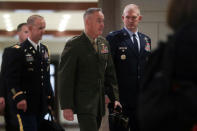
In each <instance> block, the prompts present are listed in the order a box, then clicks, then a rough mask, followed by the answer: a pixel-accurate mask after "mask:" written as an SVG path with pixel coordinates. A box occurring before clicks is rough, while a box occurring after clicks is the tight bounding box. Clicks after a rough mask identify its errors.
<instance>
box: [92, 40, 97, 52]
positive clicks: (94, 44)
mask: <svg viewBox="0 0 197 131" xmlns="http://www.w3.org/2000/svg"><path fill="white" fill-rule="evenodd" d="M92 44H93V47H94V49H95V51H96V52H98V47H97V44H96V42H95V41H93V43H92Z"/></svg>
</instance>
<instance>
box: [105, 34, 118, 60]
mask: <svg viewBox="0 0 197 131" xmlns="http://www.w3.org/2000/svg"><path fill="white" fill-rule="evenodd" d="M106 39H107V41H108V42H109V46H110V49H111V55H112V58H114V56H115V51H116V42H115V40H114V39H113V36H112V35H111V34H109V35H108V36H107V37H106Z"/></svg>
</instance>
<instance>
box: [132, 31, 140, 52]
mask: <svg viewBox="0 0 197 131" xmlns="http://www.w3.org/2000/svg"><path fill="white" fill-rule="evenodd" d="M133 44H134V48H135V50H136V51H137V52H139V49H138V42H137V39H136V35H135V34H133Z"/></svg>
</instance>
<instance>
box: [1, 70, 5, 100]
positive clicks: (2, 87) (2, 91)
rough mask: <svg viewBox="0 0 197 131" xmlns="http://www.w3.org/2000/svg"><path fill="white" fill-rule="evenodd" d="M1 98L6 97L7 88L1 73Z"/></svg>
mask: <svg viewBox="0 0 197 131" xmlns="http://www.w3.org/2000/svg"><path fill="white" fill-rule="evenodd" d="M0 97H5V87H4V86H3V78H2V75H1V73H0Z"/></svg>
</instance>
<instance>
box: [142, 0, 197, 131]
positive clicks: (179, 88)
mask: <svg viewBox="0 0 197 131" xmlns="http://www.w3.org/2000/svg"><path fill="white" fill-rule="evenodd" d="M196 7H197V1H196V0H169V5H168V10H167V24H168V26H169V27H170V28H171V29H172V30H173V34H172V35H171V36H170V37H168V40H167V41H166V42H165V43H164V44H165V48H164V49H165V50H167V51H168V52H167V53H165V52H166V51H165V50H164V53H165V54H163V55H164V56H163V57H164V58H166V59H165V60H166V61H165V62H162V63H163V66H162V67H163V68H160V69H159V72H157V73H155V74H154V77H153V78H152V80H151V81H152V82H151V83H150V84H151V85H155V84H156V82H158V83H157V86H155V87H152V88H146V87H147V86H148V85H150V84H149V82H148V81H146V82H145V84H144V86H143V87H142V91H141V92H142V95H141V96H140V103H139V105H140V106H139V107H140V112H139V116H140V118H139V120H140V127H141V129H142V131H192V128H193V127H194V125H195V124H196V123H197V102H196V100H197V59H196V58H197V51H196V50H197V38H196V36H197V8H196ZM158 49H159V48H158ZM158 53H159V52H158ZM154 54H155V58H156V54H157V53H156V52H153V55H152V56H154ZM166 56H167V57H166ZM160 58H161V59H162V57H160ZM152 62H154V61H153V60H152ZM169 63H171V64H170V66H169ZM150 64H151V63H150ZM150 68H151V66H150ZM153 71H154V69H153ZM153 71H152V72H149V73H150V74H147V75H146V79H150V76H151V74H152V73H153ZM166 76H168V77H166ZM159 78H162V79H160V80H159ZM168 79H169V80H168ZM158 80H159V81H160V83H159V81H158ZM149 81H150V80H149ZM163 85H166V86H163Z"/></svg>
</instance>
